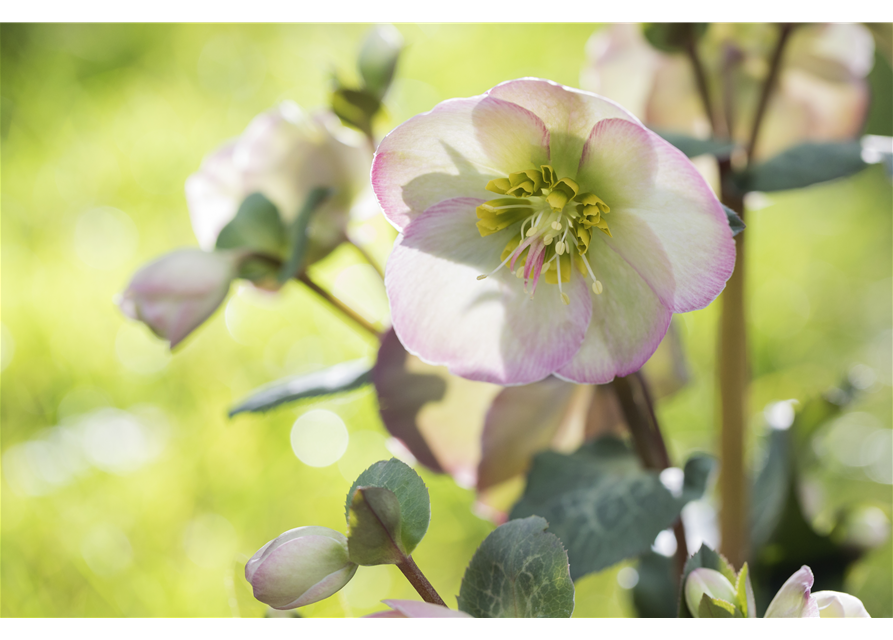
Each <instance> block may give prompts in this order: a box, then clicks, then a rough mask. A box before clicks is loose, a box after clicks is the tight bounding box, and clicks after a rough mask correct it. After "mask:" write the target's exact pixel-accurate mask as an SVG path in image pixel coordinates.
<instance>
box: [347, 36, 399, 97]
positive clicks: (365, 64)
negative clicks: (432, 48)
mask: <svg viewBox="0 0 893 640" xmlns="http://www.w3.org/2000/svg"><path fill="white" fill-rule="evenodd" d="M402 48H403V36H401V35H400V32H399V31H397V29H396V28H395V27H394V26H392V25H389V24H383V25H378V26H376V27H373V28H372V29H370V30H369V33H368V34H367V35H366V39H365V40H364V41H363V46H362V47H361V48H360V56H359V58H358V60H357V66H358V67H359V69H360V75H361V76H362V77H363V83H364V84H365V85H366V90H367V91H369V93H371V94H373V95H374V96H376V97H377V98H379V99H381V98H382V96H384V94H385V93H386V92H387V90H388V87H389V86H390V85H391V80H393V78H394V70H395V69H396V68H397V59H398V58H399V57H400V50H401V49H402Z"/></svg>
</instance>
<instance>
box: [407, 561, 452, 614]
mask: <svg viewBox="0 0 893 640" xmlns="http://www.w3.org/2000/svg"><path fill="white" fill-rule="evenodd" d="M397 567H398V568H399V569H400V571H402V572H403V575H404V576H406V579H407V580H409V584H411V585H412V586H413V587H414V588H415V590H416V591H418V592H419V595H420V596H422V599H423V600H424V601H425V602H430V603H431V604H439V605H441V606H443V607H445V606H447V605H446V602H444V601H443V600H442V599H441V597H440V596H439V595H438V594H437V591H435V590H434V587H433V586H431V583H430V582H428V578H426V577H425V575H424V574H423V573H422V571H421V569H419V567H418V565H416V563H415V561H414V560H413V559H412V556H406V557H405V559H404V560H403V561H402V562H400V563H398V564H397Z"/></svg>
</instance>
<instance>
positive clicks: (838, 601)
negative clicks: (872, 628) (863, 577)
mask: <svg viewBox="0 0 893 640" xmlns="http://www.w3.org/2000/svg"><path fill="white" fill-rule="evenodd" d="M812 597H813V598H815V601H816V604H817V605H818V607H819V617H821V618H870V617H871V616H870V615H868V611H866V610H865V605H864V604H862V601H861V600H859V598H857V597H856V596H851V595H850V594H848V593H840V592H839V591H817V592H816V593H814V594H812Z"/></svg>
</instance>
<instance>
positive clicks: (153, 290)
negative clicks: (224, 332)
mask: <svg viewBox="0 0 893 640" xmlns="http://www.w3.org/2000/svg"><path fill="white" fill-rule="evenodd" d="M237 262H238V255H237V254H234V253H231V252H214V253H207V252H205V251H200V250H198V249H180V250H178V251H173V252H171V253H168V254H167V255H164V256H162V257H160V258H158V259H157V260H155V261H154V262H150V263H149V264H147V265H145V266H144V267H143V268H141V269H140V270H139V271H137V272H136V273H135V274H134V276H133V279H132V280H131V281H130V285H129V286H128V287H127V290H126V291H124V293H122V294H121V296H120V298H119V299H118V306H120V307H121V311H122V312H123V313H124V315H126V316H128V317H130V318H133V319H134V320H140V321H142V322H144V323H146V325H148V327H149V328H150V329H152V331H154V332H155V334H156V335H157V336H159V337H161V338H167V339H168V340H170V343H171V348H173V347H175V346H177V344H178V343H179V342H180V341H182V340H183V338H185V337H186V336H187V335H189V333H190V332H191V331H192V330H193V329H195V328H196V327H198V326H199V325H200V324H201V323H202V322H204V321H205V320H207V319H208V317H209V316H210V315H211V314H212V313H214V310H215V309H216V308H217V307H219V306H220V303H221V302H223V299H224V298H225V297H226V294H227V292H228V291H229V284H230V282H231V281H232V279H233V278H234V277H235V275H236V267H237Z"/></svg>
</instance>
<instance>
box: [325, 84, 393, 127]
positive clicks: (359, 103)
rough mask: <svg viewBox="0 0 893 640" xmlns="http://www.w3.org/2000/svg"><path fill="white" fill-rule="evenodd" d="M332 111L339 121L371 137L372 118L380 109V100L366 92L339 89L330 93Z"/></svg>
mask: <svg viewBox="0 0 893 640" xmlns="http://www.w3.org/2000/svg"><path fill="white" fill-rule="evenodd" d="M331 103H332V111H334V112H335V115H336V116H338V117H339V118H341V121H342V122H343V123H344V124H346V125H348V126H351V127H354V128H355V129H359V130H360V131H362V132H363V133H364V134H366V136H367V137H372V118H373V117H374V116H375V114H376V113H378V110H379V109H381V100H379V99H378V98H377V97H376V96H375V95H373V94H371V93H369V92H368V91H362V90H361V91H357V90H356V89H346V88H344V87H339V88H337V89H335V91H334V92H332V100H331Z"/></svg>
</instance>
